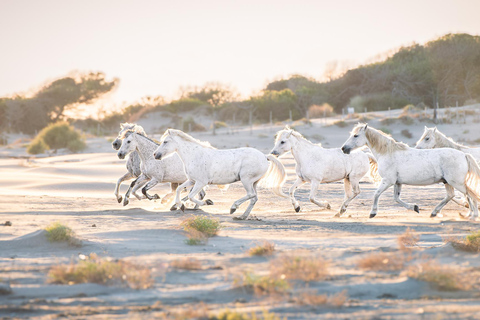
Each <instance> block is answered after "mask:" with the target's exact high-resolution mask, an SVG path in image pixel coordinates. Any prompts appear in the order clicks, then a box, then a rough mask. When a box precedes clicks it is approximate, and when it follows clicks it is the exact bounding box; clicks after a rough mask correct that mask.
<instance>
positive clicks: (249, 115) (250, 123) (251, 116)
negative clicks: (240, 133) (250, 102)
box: [248, 110, 253, 135]
mask: <svg viewBox="0 0 480 320" xmlns="http://www.w3.org/2000/svg"><path fill="white" fill-rule="evenodd" d="M252 119H253V111H252V110H248V124H249V125H250V135H252V133H253V121H252Z"/></svg>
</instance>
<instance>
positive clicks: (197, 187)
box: [188, 181, 213, 209]
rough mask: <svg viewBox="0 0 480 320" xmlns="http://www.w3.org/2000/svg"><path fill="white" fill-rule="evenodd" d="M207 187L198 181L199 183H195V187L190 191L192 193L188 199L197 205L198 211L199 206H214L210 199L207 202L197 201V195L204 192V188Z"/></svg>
mask: <svg viewBox="0 0 480 320" xmlns="http://www.w3.org/2000/svg"><path fill="white" fill-rule="evenodd" d="M205 186H206V184H205V183H201V182H199V181H197V182H195V185H194V186H193V188H192V190H190V193H189V194H188V199H189V200H190V201H192V202H193V203H195V204H196V205H195V209H198V207H199V206H204V205H212V204H213V201H212V200H210V199H207V200H205V201H203V200H198V199H195V196H196V195H197V193H199V192H200V191H202V189H203V187H205Z"/></svg>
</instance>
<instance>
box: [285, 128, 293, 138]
mask: <svg viewBox="0 0 480 320" xmlns="http://www.w3.org/2000/svg"><path fill="white" fill-rule="evenodd" d="M292 133H293V129H290V132H289V133H288V136H287V137H286V139H288V138H290V136H291V135H292Z"/></svg>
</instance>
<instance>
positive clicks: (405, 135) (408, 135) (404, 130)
mask: <svg viewBox="0 0 480 320" xmlns="http://www.w3.org/2000/svg"><path fill="white" fill-rule="evenodd" d="M400 133H401V134H402V136H404V137H405V138H408V139H411V138H413V135H412V133H411V132H410V131H409V130H408V129H403V130H402V131H401V132H400Z"/></svg>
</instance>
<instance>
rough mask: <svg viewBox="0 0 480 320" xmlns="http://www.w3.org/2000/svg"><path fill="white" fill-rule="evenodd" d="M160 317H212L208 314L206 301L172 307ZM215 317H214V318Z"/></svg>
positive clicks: (203, 319) (178, 319)
mask: <svg viewBox="0 0 480 320" xmlns="http://www.w3.org/2000/svg"><path fill="white" fill-rule="evenodd" d="M162 316H163V317H160V319H173V320H190V319H198V320H209V319H212V317H210V316H209V314H208V307H207V305H206V304H205V303H203V302H200V303H197V304H188V305H187V307H183V308H182V307H180V308H172V309H169V310H168V312H167V313H166V314H163V315H162ZM213 319H214V318H213Z"/></svg>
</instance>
